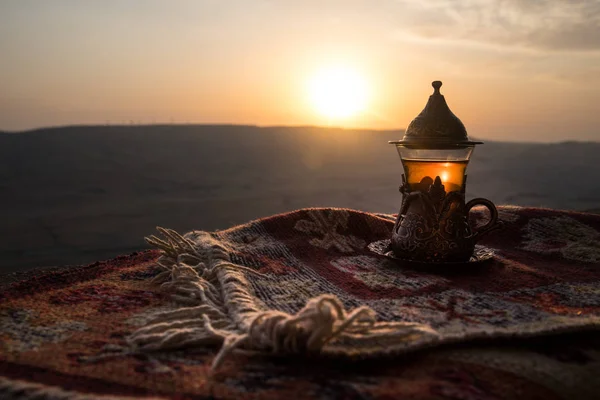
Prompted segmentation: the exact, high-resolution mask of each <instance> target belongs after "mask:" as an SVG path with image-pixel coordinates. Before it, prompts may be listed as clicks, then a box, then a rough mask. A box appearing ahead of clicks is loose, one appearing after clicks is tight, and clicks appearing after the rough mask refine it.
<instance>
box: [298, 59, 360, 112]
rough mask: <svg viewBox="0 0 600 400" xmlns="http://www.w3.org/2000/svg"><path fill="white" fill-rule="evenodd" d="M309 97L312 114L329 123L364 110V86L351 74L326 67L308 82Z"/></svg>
mask: <svg viewBox="0 0 600 400" xmlns="http://www.w3.org/2000/svg"><path fill="white" fill-rule="evenodd" d="M309 94H310V100H311V103H312V105H313V106H314V107H315V109H316V111H317V112H319V113H320V114H322V115H323V116H325V117H327V118H330V119H343V118H348V117H352V116H355V115H357V114H358V113H360V112H362V111H364V109H365V107H366V106H367V100H368V90H367V82H366V81H365V79H364V78H363V77H362V76H361V75H360V74H359V73H358V72H356V71H355V70H353V69H351V68H348V67H343V66H336V67H329V68H325V69H322V70H320V71H319V72H317V73H316V74H315V75H314V76H313V77H312V79H311V80H310V82H309Z"/></svg>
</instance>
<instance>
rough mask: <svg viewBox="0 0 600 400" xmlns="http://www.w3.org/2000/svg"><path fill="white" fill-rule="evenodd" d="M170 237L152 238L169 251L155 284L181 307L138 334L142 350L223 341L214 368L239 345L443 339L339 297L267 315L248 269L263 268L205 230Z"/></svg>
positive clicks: (288, 349) (294, 347)
mask: <svg viewBox="0 0 600 400" xmlns="http://www.w3.org/2000/svg"><path fill="white" fill-rule="evenodd" d="M157 229H158V231H159V232H160V233H161V234H162V235H163V236H164V237H165V238H164V239H160V238H158V237H156V236H150V237H148V238H146V241H147V242H148V243H149V244H151V245H153V246H156V247H158V248H159V249H161V250H162V251H163V255H162V256H161V257H160V259H159V261H158V265H159V266H160V267H161V268H162V269H163V272H161V273H160V274H159V275H158V276H157V277H156V278H155V280H156V281H157V282H162V284H161V287H162V288H163V289H164V290H166V291H167V292H169V293H170V294H171V299H172V300H173V301H174V302H175V303H176V304H178V305H180V306H182V307H181V308H177V309H175V310H173V311H167V312H162V313H160V314H158V315H156V316H155V318H154V319H153V320H152V321H150V322H149V323H148V325H146V326H145V327H142V328H140V329H138V330H137V331H135V332H134V333H132V334H131V335H130V336H129V337H128V338H127V342H128V343H129V345H130V346H132V347H133V348H134V349H135V350H134V351H140V352H146V351H162V350H172V349H183V348H190V347H195V346H202V345H206V344H215V343H218V344H222V346H221V349H220V351H219V353H218V354H217V356H216V357H215V359H214V361H213V364H212V368H213V369H215V368H218V366H219V365H220V364H221V363H222V361H223V360H224V359H225V357H226V356H227V355H228V354H230V353H231V352H232V351H233V350H235V349H237V348H244V349H248V350H259V351H266V352H272V353H308V352H311V353H312V352H319V351H321V350H322V348H323V347H324V346H325V345H326V344H328V343H331V342H335V341H336V340H343V339H345V338H346V339H347V338H387V339H402V338H405V337H407V336H410V335H413V334H415V333H420V334H424V333H426V334H431V335H436V332H435V331H433V330H432V329H431V328H429V327H428V326H426V325H421V324H415V323H408V322H407V323H403V322H394V323H386V322H377V318H376V313H375V311H373V309H371V308H370V307H367V306H362V307H358V308H356V309H354V310H352V311H350V312H347V311H346V309H345V308H344V306H343V304H342V303H341V301H340V300H339V298H337V296H335V295H332V294H323V295H320V296H317V297H315V298H312V299H311V300H309V301H308V302H307V304H306V305H305V307H304V308H302V309H301V310H300V311H299V312H297V313H296V314H295V315H290V314H287V313H284V312H281V311H276V310H261V309H260V308H259V306H258V305H257V303H256V301H255V298H254V296H253V295H252V293H251V289H250V285H249V283H248V282H247V280H246V278H245V276H244V272H250V273H253V274H257V272H256V271H254V270H252V269H249V268H246V267H243V266H240V265H236V264H233V263H231V261H230V258H229V254H228V252H227V251H226V249H225V248H223V246H222V245H221V244H220V243H219V242H217V241H216V240H215V239H213V238H212V237H211V236H210V234H208V233H206V232H195V233H194V235H195V240H196V243H195V242H194V241H192V240H190V239H188V238H186V237H184V236H182V235H180V234H178V233H177V232H175V231H173V230H170V229H165V228H160V227H159V228H157Z"/></svg>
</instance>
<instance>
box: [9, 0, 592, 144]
mask: <svg viewBox="0 0 600 400" xmlns="http://www.w3.org/2000/svg"><path fill="white" fill-rule="evenodd" d="M534 3H535V4H534ZM538 3H539V4H538ZM594 7H595V6H594V2H556V1H542V2H526V1H509V2H494V1H479V2H473V1H471V0H461V1H449V0H435V1H423V2H421V1H413V0H402V1H391V0H388V1H380V2H364V1H353V0H351V1H331V2H320V1H311V0H308V1H303V2H289V1H282V2H278V1H266V0H247V1H241V0H239V1H228V2H221V1H184V0H182V1H178V2H164V1H157V0H148V1H141V0H137V1H134V0H132V1H123V2H81V1H68V0H61V1H48V2H46V1H44V2H38V1H29V0H24V1H7V2H2V4H1V5H0V31H1V32H2V34H1V35H0V54H2V60H3V63H2V64H3V65H2V69H1V70H0V87H2V90H1V91H0V110H1V111H0V129H5V130H23V129H30V128H35V127H40V126H49V125H50V126H52V125H65V124H152V123H233V124H256V125H334V126H341V127H348V128H369V129H400V128H405V127H406V125H407V124H408V123H409V122H410V120H411V119H412V118H413V117H414V116H415V115H417V114H418V113H419V112H420V110H421V109H422V107H423V104H424V101H425V100H426V98H427V96H428V95H429V94H430V87H429V82H431V81H432V80H434V79H439V80H442V81H443V82H444V83H445V85H444V88H443V89H442V91H443V94H444V95H446V97H447V98H448V99H449V105H450V107H451V108H452V110H453V111H455V112H456V113H457V114H458V115H460V117H461V119H462V120H463V122H464V123H465V125H466V126H467V127H468V129H469V133H470V134H472V135H474V136H476V137H479V138H481V139H497V140H519V141H523V140H525V141H553V140H562V139H563V138H564V136H565V133H566V132H568V135H570V138H571V139H580V140H594V139H595V138H596V137H597V133H596V132H597V129H598V128H597V127H598V126H599V125H600V120H599V118H600V117H599V114H598V113H597V112H595V110H596V108H597V104H600V74H599V73H598V67H597V66H598V65H600V42H599V41H598V40H597V38H598V37H600V36H598V35H596V34H595V31H593V29H595V28H593V27H594V26H596V25H595V23H594V22H593V15H597V13H596V14H595V13H594V10H595V8H594ZM492 16H493V18H492ZM549 16H552V18H549ZM547 17H548V18H547ZM548 21H550V22H548ZM548 24H549V25H548ZM586 27H589V28H586ZM586 29H588V30H589V32H587V31H586Z"/></svg>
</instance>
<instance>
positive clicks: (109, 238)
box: [0, 125, 600, 272]
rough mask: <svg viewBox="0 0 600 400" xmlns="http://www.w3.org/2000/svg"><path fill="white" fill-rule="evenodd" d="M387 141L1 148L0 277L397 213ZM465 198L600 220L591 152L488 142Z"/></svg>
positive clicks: (71, 139)
mask: <svg viewBox="0 0 600 400" xmlns="http://www.w3.org/2000/svg"><path fill="white" fill-rule="evenodd" d="M401 136H402V132H400V131H396V132H394V131H366V130H344V129H333V128H331V129H329V128H315V127H265V128H259V127H255V126H208V125H164V126H74V127H63V128H49V129H39V130H35V131H29V132H23V133H18V134H8V133H4V134H0V207H1V209H2V213H3V215H2V224H0V254H1V258H0V263H1V266H0V272H5V271H10V270H16V269H19V268H29V267H33V266H43V265H58V264H76V263H86V262H91V261H94V260H98V259H103V258H107V257H112V256H114V255H117V254H120V253H123V252H129V251H134V250H137V249H140V248H143V247H145V245H144V242H143V236H145V235H148V234H151V233H153V231H154V227H155V226H156V225H162V226H167V227H171V228H174V229H177V230H180V231H186V230H191V229H203V230H214V229H222V228H226V227H228V226H231V225H233V224H238V223H242V222H245V221H248V220H251V219H254V218H259V217H263V216H267V215H271V214H274V213H279V212H284V211H288V210H292V209H296V208H301V207H310V206H336V207H351V208H357V209H362V210H367V211H377V212H389V213H393V212H396V211H397V208H398V207H399V205H400V199H401V196H400V194H399V193H398V190H397V188H398V185H399V183H400V179H401V178H400V176H401V173H402V170H401V164H400V161H399V159H398V156H397V153H396V151H395V149H394V148H393V147H392V146H390V145H388V144H387V141H388V140H392V139H397V138H399V137H401ZM468 175H469V179H468V186H467V187H468V190H467V197H480V196H481V197H487V198H489V199H491V200H493V201H494V202H495V203H496V204H516V205H530V206H542V207H551V208H562V209H575V210H586V209H593V208H596V209H597V208H598V207H600V143H577V142H566V143H556V144H533V143H532V144H528V143H525V144H524V143H501V142H487V143H486V144H484V145H483V146H479V147H478V148H477V149H476V150H475V153H474V156H473V158H472V161H471V163H470V166H469V169H468Z"/></svg>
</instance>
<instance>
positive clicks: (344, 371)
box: [0, 207, 600, 399]
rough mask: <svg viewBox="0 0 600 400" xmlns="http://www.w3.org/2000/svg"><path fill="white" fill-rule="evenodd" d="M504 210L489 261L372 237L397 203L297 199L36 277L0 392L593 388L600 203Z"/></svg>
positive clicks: (418, 394)
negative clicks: (388, 254) (436, 267)
mask: <svg viewBox="0 0 600 400" xmlns="http://www.w3.org/2000/svg"><path fill="white" fill-rule="evenodd" d="M499 212H500V218H501V219H502V220H503V221H504V222H505V224H506V227H505V229H504V230H502V231H500V232H495V233H493V234H490V235H489V237H486V238H485V241H484V242H482V244H484V245H485V246H487V247H489V248H492V249H493V250H494V252H495V254H496V255H495V257H494V259H493V260H492V261H490V262H488V263H485V264H480V265H476V266H471V267H469V268H453V269H449V270H441V271H437V272H435V273H434V272H431V271H422V270H418V269H415V268H414V266H411V267H407V266H406V265H401V264H398V263H397V262H395V261H392V260H389V259H387V258H384V257H381V256H378V255H376V254H373V253H372V252H370V251H369V249H368V248H367V245H368V244H369V243H370V242H373V241H376V240H382V239H386V238H388V237H389V236H390V232H391V228H392V225H393V218H392V217H391V216H386V215H375V214H367V213H362V212H358V211H353V210H345V209H305V210H299V211H295V212H292V213H288V214H283V215H277V216H274V217H270V218H266V219H262V220H258V221H254V222H251V223H249V224H246V225H242V226H237V227H234V228H231V229H228V230H225V231H219V232H213V233H207V232H190V233H188V234H186V235H184V236H180V235H178V234H177V233H176V232H173V231H170V230H161V233H162V236H163V238H162V239H161V238H158V237H151V238H149V242H150V243H152V244H154V245H156V246H157V247H159V248H160V249H161V251H158V250H155V251H146V252H142V253H137V254H133V255H130V256H123V257H119V258H117V259H115V260H111V261H108V262H100V263H95V264H93V265H90V266H87V267H78V268H69V269H65V270H55V271H48V272H43V273H41V274H37V275H34V276H32V277H30V278H28V279H26V280H24V281H22V282H20V283H15V284H12V285H10V286H9V287H7V288H5V289H4V290H3V291H2V292H0V398H57V399H58V398H60V399H63V398H68V399H77V398H90V397H89V396H92V397H96V396H98V395H101V394H104V395H110V396H125V397H127V396H134V397H135V396H143V395H154V396H157V397H159V398H161V397H167V398H168V397H172V398H232V399H235V398H265V399H277V398H283V397H288V398H323V399H329V398H361V399H364V398H386V397H387V398H399V397H409V398H418V399H428V398H453V399H470V398H472V399H504V398H506V399H509V398H540V399H552V398H564V397H568V396H572V395H574V394H577V396H579V397H580V398H594V395H595V394H597V393H598V391H599V390H600V384H599V383H597V382H596V381H597V379H594V377H597V375H598V373H599V372H600V341H599V340H598V339H597V331H596V330H597V328H598V327H599V326H600V216H597V215H592V214H582V213H570V212H563V211H560V212H559V211H553V210H544V209H531V208H516V207H500V208H499ZM474 214H475V217H476V221H474V222H475V223H483V222H482V221H483V220H484V219H485V215H483V212H482V211H476V212H475V213H474ZM559 333H560V334H562V335H558V336H557V335H556V334H559ZM517 337H519V340H515V338H517ZM450 345H452V346H450ZM417 350H419V351H417ZM217 352H218V353H217ZM35 396H46V397H35ZM52 396H54V397H52Z"/></svg>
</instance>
